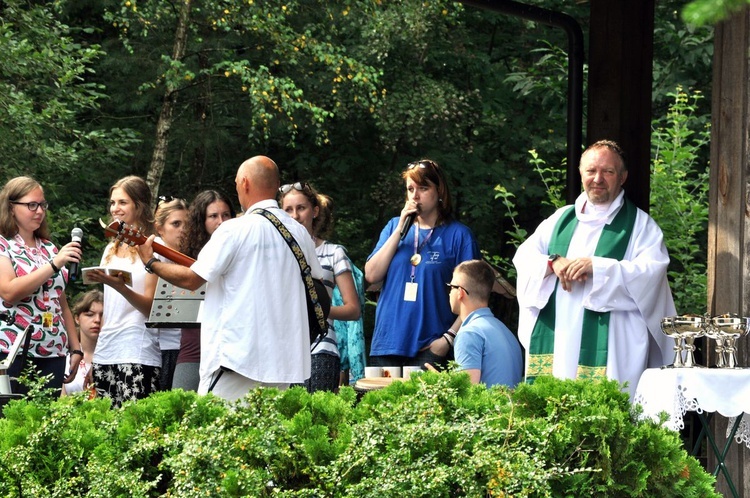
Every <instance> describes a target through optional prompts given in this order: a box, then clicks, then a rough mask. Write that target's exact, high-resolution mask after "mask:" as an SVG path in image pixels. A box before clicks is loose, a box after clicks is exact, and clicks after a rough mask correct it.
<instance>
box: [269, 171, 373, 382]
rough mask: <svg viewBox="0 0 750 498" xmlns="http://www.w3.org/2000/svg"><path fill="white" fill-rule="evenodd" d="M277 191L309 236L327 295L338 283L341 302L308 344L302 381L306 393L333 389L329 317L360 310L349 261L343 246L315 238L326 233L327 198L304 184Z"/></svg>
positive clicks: (334, 356)
mask: <svg viewBox="0 0 750 498" xmlns="http://www.w3.org/2000/svg"><path fill="white" fill-rule="evenodd" d="M279 190H280V192H281V206H282V209H283V210H284V211H286V212H287V213H289V216H291V217H292V218H294V219H295V220H296V221H297V222H299V223H301V224H302V225H303V226H304V227H305V228H306V229H307V232H308V233H309V234H310V236H311V237H312V238H313V241H314V243H315V252H316V254H317V256H318V261H320V266H322V267H323V275H324V277H323V283H324V284H325V285H326V287H327V288H328V294H329V296H330V295H331V294H332V293H333V289H334V287H336V286H338V287H339V291H340V292H341V296H342V298H343V301H344V304H343V305H341V306H332V307H331V311H330V312H329V314H328V334H327V335H326V336H325V337H324V338H323V339H322V340H321V341H320V343H319V344H317V345H316V344H313V345H312V363H311V370H312V375H311V377H310V379H308V380H307V381H306V382H305V385H306V386H307V389H308V390H309V391H310V392H314V391H318V390H327V391H336V390H337V389H338V386H339V383H340V378H341V359H340V357H339V350H338V347H337V345H336V331H335V329H334V328H333V320H357V319H358V318H359V315H360V310H361V308H360V303H359V296H358V294H357V289H356V287H355V286H354V279H353V278H352V267H351V263H350V262H349V258H348V257H347V255H346V250H345V249H344V248H343V246H340V245H337V244H332V243H330V242H327V241H325V240H323V239H322V238H319V237H318V236H319V235H323V234H326V233H327V232H328V231H329V229H330V228H331V225H332V219H333V216H332V209H331V205H332V201H331V199H330V197H328V196H326V195H321V194H318V193H317V192H316V191H315V189H313V188H312V187H311V186H310V185H309V184H307V183H299V182H298V183H293V184H288V185H283V186H282V187H281V188H280V189H279Z"/></svg>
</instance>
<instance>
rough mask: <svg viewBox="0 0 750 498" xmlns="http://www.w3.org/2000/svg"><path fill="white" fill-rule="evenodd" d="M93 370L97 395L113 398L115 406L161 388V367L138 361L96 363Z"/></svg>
mask: <svg viewBox="0 0 750 498" xmlns="http://www.w3.org/2000/svg"><path fill="white" fill-rule="evenodd" d="M93 370H94V386H95V387H96V395H97V396H99V397H102V398H109V399H111V400H112V406H113V407H115V408H119V407H120V406H122V403H123V402H125V401H135V400H137V399H142V398H146V397H148V396H149V395H150V394H151V393H153V392H156V391H157V390H158V389H159V376H160V375H161V368H159V367H152V366H149V365H140V364H137V363H120V364H115V365H100V364H98V363H94V365H93Z"/></svg>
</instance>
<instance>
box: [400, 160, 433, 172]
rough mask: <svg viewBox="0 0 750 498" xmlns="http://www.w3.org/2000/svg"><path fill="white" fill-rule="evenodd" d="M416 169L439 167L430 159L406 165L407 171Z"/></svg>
mask: <svg viewBox="0 0 750 498" xmlns="http://www.w3.org/2000/svg"><path fill="white" fill-rule="evenodd" d="M414 168H420V169H425V168H433V169H437V165H436V164H435V163H434V162H433V161H430V160H429V159H424V160H422V161H415V162H413V163H409V164H407V165H406V169H407V170H412V169H414Z"/></svg>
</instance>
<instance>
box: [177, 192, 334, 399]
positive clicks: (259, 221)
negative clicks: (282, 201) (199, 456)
mask: <svg viewBox="0 0 750 498" xmlns="http://www.w3.org/2000/svg"><path fill="white" fill-rule="evenodd" d="M259 207H260V208H265V209H268V210H269V211H271V212H272V213H273V214H274V215H275V216H276V217H277V218H279V220H280V221H281V222H282V223H283V224H284V226H286V227H287V229H288V230H289V231H290V232H291V233H292V235H293V236H294V238H295V239H296V240H297V243H298V244H299V246H300V248H301V249H302V251H303V253H304V255H305V258H306V259H307V263H308V264H309V265H310V267H311V269H312V276H313V277H314V278H321V277H322V274H323V270H322V269H321V267H320V263H319V262H318V259H317V257H316V256H315V246H314V244H313V241H312V239H311V238H310V236H309V234H308V233H307V230H306V229H305V227H303V226H302V225H300V224H299V223H297V222H296V221H294V220H293V219H292V218H291V217H289V215H287V214H286V213H285V212H284V211H282V210H281V209H279V207H278V204H277V203H276V201H275V200H270V199H269V200H265V201H261V202H258V203H256V204H255V205H253V206H251V207H250V208H248V210H247V213H246V214H245V215H243V216H241V217H239V218H235V219H232V220H228V221H226V222H224V223H222V224H221V225H220V226H219V228H217V229H216V231H215V232H214V233H213V235H212V236H211V239H210V240H209V241H208V243H207V244H206V245H205V246H204V248H203V249H202V250H201V252H200V254H199V255H198V259H197V261H196V262H195V263H194V264H193V265H192V266H191V269H192V270H193V271H194V272H195V273H196V274H198V275H200V277H201V278H203V279H204V280H205V281H206V282H208V285H206V298H205V301H204V305H203V316H202V319H201V366H200V375H201V381H200V387H199V388H198V392H199V393H201V394H204V393H206V392H208V388H209V386H210V381H211V376H212V375H213V374H214V373H215V372H216V371H217V370H219V368H220V367H225V368H228V369H230V370H233V371H234V372H237V373H238V374H240V375H242V376H244V377H247V378H248V379H251V380H254V381H258V382H264V383H286V382H289V383H300V382H303V381H304V380H305V379H307V378H309V377H310V331H309V330H310V329H309V325H308V322H307V301H306V298H305V296H306V290H305V287H304V284H303V281H302V276H301V274H300V268H299V263H298V262H297V259H296V258H295V257H294V254H293V253H292V251H291V249H290V248H289V246H288V245H287V243H286V241H285V240H284V237H283V236H282V235H281V234H280V233H279V231H278V229H277V228H276V227H275V226H274V225H273V224H272V223H271V222H270V221H269V220H267V219H265V218H264V217H263V216H260V215H257V214H250V212H251V211H252V210H253V209H255V208H259Z"/></svg>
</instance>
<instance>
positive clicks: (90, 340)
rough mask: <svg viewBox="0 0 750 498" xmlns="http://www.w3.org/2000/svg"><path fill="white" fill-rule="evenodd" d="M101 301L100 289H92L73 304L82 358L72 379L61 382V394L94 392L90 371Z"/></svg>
mask: <svg viewBox="0 0 750 498" xmlns="http://www.w3.org/2000/svg"><path fill="white" fill-rule="evenodd" d="M103 303H104V294H103V293H102V291H100V290H99V289H92V290H90V291H88V292H87V293H85V294H84V295H82V296H81V297H80V298H79V299H78V301H77V302H76V304H75V306H73V318H74V319H75V321H76V325H77V326H78V332H79V339H80V341H81V350H82V351H83V358H81V361H80V363H79V364H78V372H76V375H75V377H74V378H73V380H72V381H71V382H70V383H68V384H63V388H62V395H63V396H65V395H68V394H71V393H74V392H81V391H86V390H91V394H92V395H93V394H94V390H93V384H92V382H91V375H90V371H91V364H92V363H93V361H94V350H95V349H96V342H97V341H98V340H99V332H100V330H101V327H102V312H103V309H104V307H103ZM67 370H69V369H67ZM65 374H66V375H68V374H69V371H66V372H65Z"/></svg>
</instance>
